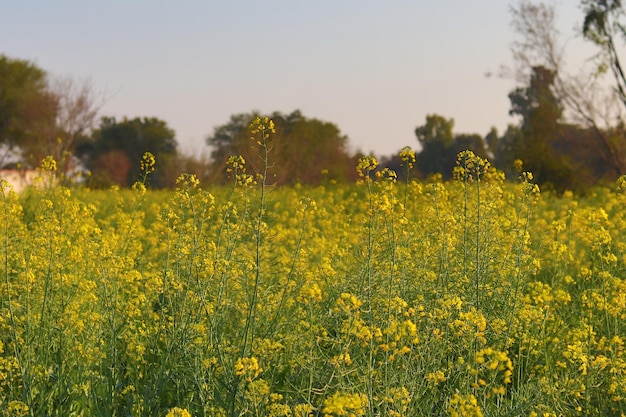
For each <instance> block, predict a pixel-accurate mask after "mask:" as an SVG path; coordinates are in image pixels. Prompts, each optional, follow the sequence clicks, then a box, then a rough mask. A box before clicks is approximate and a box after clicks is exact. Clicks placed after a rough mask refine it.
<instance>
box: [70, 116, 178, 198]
mask: <svg viewBox="0 0 626 417" xmlns="http://www.w3.org/2000/svg"><path fill="white" fill-rule="evenodd" d="M177 146H178V145H177V142H176V139H175V133H174V131H173V130H172V129H170V128H169V127H168V126H167V123H166V122H164V121H162V120H159V119H157V118H154V117H150V118H149V117H144V118H134V119H127V118H124V119H123V120H122V121H120V122H118V121H117V120H116V119H115V118H114V117H103V118H102V119H101V121H100V127H99V128H98V129H97V130H96V131H95V132H94V135H93V140H92V141H86V142H82V143H81V145H80V146H79V153H80V154H81V155H82V156H83V158H84V160H85V164H86V166H87V167H88V168H89V169H90V170H92V172H93V176H94V179H93V180H92V181H94V183H100V184H102V183H103V184H107V183H116V184H119V185H124V186H128V185H132V184H133V183H134V182H135V181H137V180H139V179H140V174H141V172H140V166H139V162H140V160H141V158H142V156H143V154H144V153H145V152H151V153H152V154H154V155H155V157H156V159H157V167H156V171H155V173H154V178H153V180H152V184H153V185H154V186H156V187H160V186H163V185H164V184H163V182H162V181H160V175H161V171H160V170H159V160H160V159H167V158H169V157H172V156H175V155H176V154H177Z"/></svg>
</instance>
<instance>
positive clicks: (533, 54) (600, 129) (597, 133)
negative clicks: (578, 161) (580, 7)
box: [511, 0, 626, 177]
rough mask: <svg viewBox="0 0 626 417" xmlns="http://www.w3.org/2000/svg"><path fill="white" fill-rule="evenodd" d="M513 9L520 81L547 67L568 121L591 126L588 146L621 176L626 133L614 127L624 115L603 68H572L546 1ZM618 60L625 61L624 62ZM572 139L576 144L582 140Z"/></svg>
mask: <svg viewBox="0 0 626 417" xmlns="http://www.w3.org/2000/svg"><path fill="white" fill-rule="evenodd" d="M582 3H583V4H587V5H588V6H589V7H591V6H592V5H593V4H594V3H597V4H604V3H607V2H606V1H603V0H599V1H597V2H596V1H587V0H583V1H582ZM609 3H615V2H609ZM588 10H592V9H588ZM611 10H614V9H613V8H611ZM588 13H589V11H588ZM511 14H512V27H513V30H514V31H515V33H516V35H517V38H516V40H515V41H514V42H513V44H512V52H513V58H514V62H515V66H516V71H515V76H516V80H517V81H518V82H519V83H521V84H525V85H528V82H529V80H530V79H531V78H532V77H533V76H537V74H536V73H535V71H534V69H535V68H540V67H541V68H544V69H545V70H548V71H550V72H551V74H552V75H551V77H552V80H551V87H550V90H551V91H552V93H553V94H554V96H555V97H556V99H557V100H558V101H559V103H560V105H561V112H562V117H563V118H564V120H563V121H565V122H569V123H575V124H579V125H580V126H582V128H583V129H586V130H588V131H589V132H587V133H585V134H584V137H585V138H586V140H587V141H588V143H587V145H586V146H587V148H588V149H590V150H592V151H593V152H597V154H598V156H599V158H600V159H601V160H602V161H603V164H604V165H605V166H606V167H608V168H609V170H608V171H607V170H605V172H607V175H612V176H613V177H616V176H618V175H620V174H621V173H622V172H623V171H624V169H626V163H625V160H624V153H623V149H622V148H623V147H624V146H623V145H622V144H621V143H620V140H619V139H618V138H619V137H620V136H623V135H615V134H614V133H610V132H614V127H615V125H614V123H615V120H620V118H621V113H622V111H621V109H619V108H618V106H615V105H614V103H615V101H614V100H613V97H612V96H611V95H607V94H604V90H603V88H602V86H601V85H600V83H599V79H598V77H597V75H598V73H597V72H596V73H590V72H589V71H587V70H586V69H585V68H581V69H579V73H578V75H572V74H570V73H568V72H566V70H565V68H566V65H565V47H564V44H563V43H562V42H560V40H559V32H558V31H557V30H556V25H555V11H554V8H553V7H552V6H548V5H546V4H545V3H541V2H539V3H533V2H531V1H528V0H521V1H519V2H518V3H517V5H516V6H513V7H511ZM592 14H593V13H592ZM593 15H594V16H597V14H593ZM587 20H588V19H586V24H585V27H586V28H587V29H585V31H587V33H588V34H589V36H591V34H592V33H594V32H593V30H592V28H593V27H594V25H592V24H591V23H587ZM592 20H593V19H591V20H590V22H591V21H592ZM599 20H601V19H599ZM598 39H599V38H598ZM617 64H618V65H619V61H617ZM512 104H513V103H512ZM513 105H514V104H513ZM569 131H570V132H571V131H572V130H571V129H569ZM589 133H592V134H589ZM569 143H570V145H573V144H578V143H579V141H570V142H569Z"/></svg>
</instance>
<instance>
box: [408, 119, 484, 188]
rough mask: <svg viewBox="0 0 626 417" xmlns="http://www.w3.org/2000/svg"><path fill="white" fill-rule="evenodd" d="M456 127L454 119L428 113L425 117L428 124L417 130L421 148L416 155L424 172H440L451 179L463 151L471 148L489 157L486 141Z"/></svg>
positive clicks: (480, 154) (416, 133) (481, 155)
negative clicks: (455, 128) (454, 129)
mask: <svg viewBox="0 0 626 417" xmlns="http://www.w3.org/2000/svg"><path fill="white" fill-rule="evenodd" d="M453 128H454V119H446V118H445V117H443V116H440V115H438V114H429V115H427V116H426V123H425V124H424V125H422V126H418V127H417V128H416V129H415V135H416V136H417V140H418V142H419V143H420V145H421V148H422V149H421V151H420V152H419V154H418V155H417V158H416V159H417V161H416V165H417V167H418V169H419V170H420V172H421V173H422V175H424V176H428V175H431V174H435V173H438V174H441V175H442V176H443V177H444V178H450V177H451V176H452V170H453V169H454V165H455V163H456V156H457V154H458V153H459V152H461V151H464V150H471V151H473V152H474V153H475V154H476V155H478V156H480V157H482V158H486V157H487V151H486V149H485V143H484V141H483V139H482V137H481V136H480V135H476V134H472V135H468V134H461V135H455V134H454V133H453Z"/></svg>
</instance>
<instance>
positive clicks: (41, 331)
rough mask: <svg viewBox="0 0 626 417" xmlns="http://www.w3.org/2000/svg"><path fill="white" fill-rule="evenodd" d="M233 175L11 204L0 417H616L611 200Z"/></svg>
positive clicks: (620, 388) (486, 177) (477, 171)
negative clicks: (225, 183)
mask: <svg viewBox="0 0 626 417" xmlns="http://www.w3.org/2000/svg"><path fill="white" fill-rule="evenodd" d="M404 158H405V163H407V164H408V163H410V162H411V160H410V155H409V154H408V153H405V155H404ZM230 163H231V168H230V169H231V170H232V174H233V184H232V186H230V187H222V188H214V189H208V190H202V189H200V187H199V186H198V184H197V181H196V180H195V178H194V177H193V176H189V175H183V176H181V177H180V179H179V183H178V189H177V190H176V191H171V192H165V191H146V189H145V187H144V186H143V184H142V183H141V182H140V183H138V184H137V185H136V186H135V187H134V189H133V190H116V189H112V190H107V191H90V190H86V189H67V188H63V187H58V186H51V185H50V184H48V185H46V183H45V182H44V183H43V184H41V185H40V186H39V187H38V188H37V189H32V190H29V191H27V192H25V193H24V194H21V195H19V196H18V195H16V194H15V193H12V192H10V191H9V189H8V187H7V186H6V185H4V186H3V192H2V199H3V200H2V204H1V208H0V232H1V233H0V259H1V262H0V415H1V416H131V415H132V416H168V417H174V416H194V417H195V416H240V415H243V416H294V417H296V416H309V415H320V416H321V415H326V416H394V417H395V416H540V417H543V416H576V415H580V416H624V415H626V351H625V347H624V342H625V338H626V335H625V330H626V325H625V324H624V323H625V321H624V320H625V319H626V277H625V271H626V210H624V207H625V203H626V196H624V195H622V194H621V191H622V189H621V186H622V185H623V184H622V183H618V184H616V185H615V186H614V187H607V188H598V189H596V190H595V191H594V192H593V193H592V194H590V195H589V196H586V197H584V198H575V197H573V196H572V195H569V194H567V193H566V194H565V195H564V196H562V197H559V198H557V197H555V196H552V195H548V194H547V193H544V194H540V192H539V190H538V188H537V187H536V186H534V185H532V183H531V181H530V179H531V177H530V175H528V174H523V173H522V174H521V175H520V181H519V182H517V183H514V182H504V177H503V175H502V174H501V173H498V172H496V171H495V170H493V169H491V168H489V166H488V164H487V163H486V162H485V161H483V160H481V159H479V158H476V157H474V156H473V155H472V154H470V153H463V154H461V155H460V156H459V164H458V167H457V169H456V171H455V180H454V181H451V182H448V183H442V182H440V181H436V180H435V181H431V182H418V181H412V180H409V181H407V182H398V181H396V179H395V176H394V175H393V173H392V172H389V171H380V172H378V173H377V174H376V175H373V170H374V168H375V165H376V162H375V160H373V158H363V159H362V160H361V161H360V162H359V165H358V168H357V169H358V170H359V172H360V173H361V178H362V180H361V181H360V183H358V184H356V185H354V184H353V185H333V184H329V185H327V186H325V187H290V188H276V187H272V186H271V185H269V184H268V183H265V182H264V179H265V178H269V175H268V172H265V173H264V174H265V175H263V176H259V177H253V176H248V175H247V174H245V172H244V168H245V165H244V161H242V160H240V159H237V158H232V159H231V161H230ZM152 164H153V161H152V160H151V159H150V158H147V159H146V160H144V162H143V168H144V172H145V173H146V174H149V172H150V170H151V169H152ZM48 165H51V164H48ZM51 168H53V166H52V167H49V169H51ZM267 168H268V169H270V171H269V173H271V167H270V166H269V165H268V166H267ZM370 174H372V175H370Z"/></svg>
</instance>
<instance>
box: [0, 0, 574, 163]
mask: <svg viewBox="0 0 626 417" xmlns="http://www.w3.org/2000/svg"><path fill="white" fill-rule="evenodd" d="M510 4H511V2H510V1H506V0H473V1H467V0H441V1H432V0H429V1H427V0H413V1H409V0H406V1H400V0H390V1H385V2H383V1H369V0H318V1H297V0H291V1H287V0H268V1H252V0H231V1H226V0H223V1H215V0H204V1H200V0H196V1H192V0H179V1H156V0H151V1H149V0H143V1H139V0H124V1H122V0H108V1H85V0H56V1H43V0H41V1H31V0H19V1H18V0H15V1H9V0H0V39H1V40H2V41H1V42H0V53H3V54H5V55H8V56H9V57H12V58H20V59H27V60H30V61H33V62H35V63H36V64H37V65H39V66H40V67H42V68H43V69H45V70H47V71H49V72H50V73H51V74H53V75H58V76H70V77H74V78H78V79H83V78H89V79H90V80H91V81H92V83H93V85H94V88H95V89H96V90H97V91H102V92H104V93H105V95H106V96H107V97H108V101H107V102H106V104H105V105H104V106H103V108H102V111H101V115H106V116H116V117H119V118H121V117H123V116H128V117H130V118H133V117H137V116H139V117H143V116H150V117H158V118H161V119H163V120H165V121H166V122H167V123H168V125H169V126H170V127H172V128H173V129H174V130H175V131H176V133H177V139H178V142H179V143H180V145H181V148H182V149H183V150H184V151H187V152H196V153H200V152H204V151H207V150H208V148H207V147H206V146H205V138H206V136H207V135H209V134H211V133H212V132H213V128H214V127H216V126H218V125H221V124H224V123H226V122H227V121H228V119H229V117H230V115H231V114H234V113H242V112H250V111H253V110H259V111H261V112H268V113H269V112H272V111H280V112H283V113H289V112H291V111H293V110H295V109H300V110H301V111H302V112H303V114H304V115H305V116H307V117H311V118H313V117H315V118H319V119H322V120H326V121H330V122H333V123H335V124H337V125H338V126H339V128H340V129H341V131H342V132H343V133H344V134H346V135H347V136H348V137H349V140H350V145H351V148H352V150H356V149H360V150H361V151H363V152H369V151H373V152H375V153H376V154H377V155H389V154H392V153H395V152H397V151H398V150H399V149H401V148H402V147H403V146H406V145H409V146H412V147H414V148H417V147H418V144H417V141H416V139H415V134H414V130H415V127H417V126H418V125H421V124H423V123H424V120H425V117H426V115H427V114H430V113H438V114H441V115H443V116H445V117H448V118H454V120H455V132H457V133H479V134H481V135H484V134H486V133H487V132H488V131H489V129H490V128H491V126H495V127H497V128H498V129H499V130H500V131H502V130H503V129H504V128H505V127H506V125H507V124H508V123H510V122H512V121H513V119H511V118H510V117H509V116H508V109H509V101H508V97H507V94H508V92H509V91H511V90H512V89H513V88H514V87H515V82H514V81H513V80H506V79H500V78H495V77H491V78H486V77H485V73H486V72H487V71H494V72H497V71H498V69H499V67H500V66H501V65H502V64H510V62H511V55H510V52H509V47H510V43H511V40H512V39H513V34H512V31H511V30H510V28H509V24H510V14H509V5H510ZM553 4H555V5H556V7H557V12H558V16H559V18H558V22H559V28H560V30H561V33H562V34H563V36H564V37H565V38H572V40H571V41H570V46H572V45H576V43H577V42H580V41H579V40H576V38H575V35H574V30H573V28H574V25H575V24H576V23H580V22H581V21H582V12H581V11H580V10H579V9H578V1H577V0H569V1H556V2H553ZM575 52H576V51H575Z"/></svg>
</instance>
